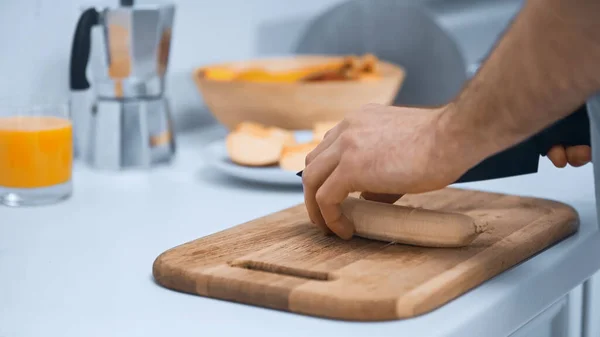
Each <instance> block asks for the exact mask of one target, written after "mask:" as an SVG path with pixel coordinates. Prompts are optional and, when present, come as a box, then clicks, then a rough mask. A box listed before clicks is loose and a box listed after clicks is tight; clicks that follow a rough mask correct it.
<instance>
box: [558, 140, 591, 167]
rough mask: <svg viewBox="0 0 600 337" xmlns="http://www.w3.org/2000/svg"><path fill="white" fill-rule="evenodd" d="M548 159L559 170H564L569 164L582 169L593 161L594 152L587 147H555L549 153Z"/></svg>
mask: <svg viewBox="0 0 600 337" xmlns="http://www.w3.org/2000/svg"><path fill="white" fill-rule="evenodd" d="M547 156H548V159H550V161H551V162H552V164H554V166H556V167H558V168H563V167H565V166H567V164H569V165H571V166H573V167H580V166H583V165H585V164H587V163H589V162H590V161H591V160H592V150H591V148H590V147H589V146H587V145H578V146H570V147H567V148H565V147H564V146H560V145H558V146H554V147H553V148H551V149H550V151H548V154H547Z"/></svg>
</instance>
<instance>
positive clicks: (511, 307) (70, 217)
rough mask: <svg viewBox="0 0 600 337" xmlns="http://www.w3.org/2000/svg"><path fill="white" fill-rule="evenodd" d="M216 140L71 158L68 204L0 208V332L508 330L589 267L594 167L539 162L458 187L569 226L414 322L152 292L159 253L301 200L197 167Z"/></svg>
mask: <svg viewBox="0 0 600 337" xmlns="http://www.w3.org/2000/svg"><path fill="white" fill-rule="evenodd" d="M222 135H223V133H222V129H220V128H213V129H206V130H203V131H202V132H200V131H196V132H195V133H194V134H186V135H180V136H179V137H178V140H179V144H178V145H179V148H178V157H177V160H176V162H175V163H173V164H172V165H171V166H169V167H161V168H157V169H155V170H153V171H152V172H120V173H104V172H96V171H90V170H89V169H87V168H85V167H83V166H82V165H80V164H77V165H76V168H75V173H74V186H75V193H74V195H73V197H72V198H71V199H70V200H68V201H66V202H63V203H60V204H55V205H51V206H46V207H36V208H21V209H11V208H6V207H0V337H34V336H35V337H38V336H45V337H54V336H56V337H71V336H72V337H81V336H98V337H100V336H102V337H105V336H123V337H125V336H127V337H132V336H160V337H163V336H178V335H188V334H191V333H193V334H195V335H199V336H233V335H242V334H244V335H249V336H254V335H260V336H282V335H285V336H317V335H323V336H332V335H337V334H340V335H342V334H343V335H344V336H376V335H377V336H379V335H390V336H391V335H395V336H461V337H464V336H484V335H485V336H506V335H508V334H509V333H510V332H511V331H512V330H514V329H516V328H517V327H518V326H519V325H521V324H523V323H525V321H526V320H527V319H528V318H530V317H531V316H533V315H534V314H536V313H538V312H539V311H541V310H542V309H543V308H545V307H547V306H548V305H550V304H551V303H552V302H554V301H555V300H557V299H558V298H559V297H560V296H562V295H564V294H566V293H567V292H568V291H569V290H570V289H571V288H573V287H575V286H576V285H577V284H579V283H581V282H582V281H583V280H584V279H585V278H587V277H588V276H590V275H591V274H592V273H593V272H594V271H595V270H598V269H600V259H598V258H597V257H598V256H600V234H598V225H597V221H596V212H595V203H594V190H593V174H592V166H591V165H586V166H584V167H582V168H578V169H574V168H565V169H555V168H553V167H552V166H551V164H550V163H549V161H548V160H547V159H545V158H544V159H543V160H542V167H541V171H540V172H539V173H538V174H536V175H529V176H521V177H515V178H509V179H502V180H496V181H488V182H479V183H472V184H465V185H463V186H464V187H468V188H478V189H482V190H489V191H497V192H507V193H515V194H521V195H530V196H538V197H544V198H551V199H555V200H559V201H563V202H566V203H568V204H570V205H572V206H574V207H575V208H576V209H577V211H578V212H579V213H580V216H581V221H582V223H581V228H580V231H579V232H578V233H577V234H576V235H574V236H572V237H570V238H568V239H567V240H565V241H563V242H561V243H559V244H557V245H555V246H554V247H552V248H550V249H548V250H546V251H545V252H543V253H541V254H539V255H537V256H535V257H533V258H531V259H529V260H527V261H526V262H524V263H522V264H520V265H518V266H517V267H515V268H512V269H511V270H509V271H506V272H505V273H503V274H501V275H499V276H498V277H496V278H494V279H492V280H490V281H488V282H486V283H484V284H483V285H481V286H479V287H478V288H476V289H474V290H472V291H470V292H469V293H467V294H465V295H463V296H461V297H459V298H458V299H456V300H454V301H452V302H450V303H449V304H447V305H445V306H443V307H442V308H440V309H438V310H435V311H433V312H431V313H429V314H426V315H423V316H420V317H418V318H415V319H409V320H402V321H393V322H380V323H349V322H341V321H333V320H326V319H320V318H314V317H308V316H301V315H297V314H291V313H285V312H279V311H274V310H270V309H263V308H260V307H254V306H249V305H243V304H236V303H231V302H226V301H220V300H214V299H209V298H203V297H199V296H195V295H189V294H183V293H178V292H174V291H171V290H168V289H165V288H162V287H160V286H158V285H157V284H155V283H154V281H153V279H152V275H151V271H152V263H153V261H154V259H155V258H156V257H157V256H158V255H159V254H160V253H162V252H163V251H165V250H167V249H169V248H171V247H174V246H176V245H179V244H181V243H184V242H187V241H190V240H193V239H196V238H198V237H201V236H205V235H207V234H210V233H214V232H216V231H219V230H223V229H226V228H228V227H231V226H234V225H237V224H239V223H242V222H245V221H248V220H251V219H254V218H257V217H260V216H263V215H266V214H268V213H271V212H275V211H278V210H281V209H283V208H286V207H289V206H293V205H296V204H298V203H301V202H302V200H303V198H302V191H301V188H300V187H298V188H289V187H288V188H274V187H264V186H260V185H256V184H250V183H244V182H240V181H236V180H234V179H231V178H228V177H225V176H221V175H219V173H218V172H212V171H211V170H210V169H208V168H206V167H204V166H203V160H202V157H201V156H200V155H199V154H200V149H201V146H202V145H203V144H205V143H206V142H207V141H208V140H211V139H214V138H215V137H221V136H222ZM223 210H226V211H223ZM484 331H485V332H484Z"/></svg>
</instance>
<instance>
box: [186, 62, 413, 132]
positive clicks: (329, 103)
mask: <svg viewBox="0 0 600 337" xmlns="http://www.w3.org/2000/svg"><path fill="white" fill-rule="evenodd" d="M340 58H341V57H339V56H317V55H310V56H304V55H303V56H292V57H283V58H266V59H258V60H250V61H239V62H229V63H220V64H213V65H208V66H203V67H200V68H196V69H195V70H194V81H195V82H196V85H197V87H198V90H199V91H200V94H201V95H202V97H203V99H204V102H205V104H206V105H207V107H208V108H209V110H210V112H211V113H212V114H213V115H214V117H215V118H216V119H217V120H218V121H219V122H220V123H222V124H223V125H224V126H225V127H227V128H228V129H230V130H231V129H233V128H234V127H235V126H236V125H237V124H239V123H241V122H243V121H253V122H257V123H261V124H266V125H271V126H277V127H280V128H285V129H289V130H300V129H310V128H312V126H313V125H314V123H316V122H320V121H332V120H333V121H337V120H341V119H343V117H344V116H345V114H346V113H348V112H351V111H355V110H356V109H359V108H360V107H361V106H362V105H364V104H367V103H379V104H386V105H388V104H391V103H392V102H393V101H394V99H395V97H396V95H397V94H398V91H399V90H400V88H401V85H402V82H403V80H404V78H405V71H404V69H403V68H402V67H400V66H398V65H395V64H392V63H388V62H384V61H381V60H379V63H378V67H379V72H380V78H379V79H374V80H356V81H323V82H290V83H275V82H241V81H218V80H213V79H207V78H205V77H204V76H203V75H202V70H203V69H205V68H207V67H221V66H225V67H231V68H233V69H243V68H251V67H261V68H265V69H268V70H285V69H291V68H298V67H305V66H309V65H316V64H322V63H324V62H328V61H332V60H339V59H340Z"/></svg>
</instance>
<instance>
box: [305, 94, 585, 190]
mask: <svg viewBox="0 0 600 337" xmlns="http://www.w3.org/2000/svg"><path fill="white" fill-rule="evenodd" d="M555 145H563V146H576V145H588V146H590V125H589V117H588V114H587V106H586V105H585V104H584V105H583V106H581V107H580V108H579V109H577V110H576V111H575V112H573V113H572V114H570V115H568V116H567V117H565V118H563V119H561V120H559V121H557V122H555V123H554V124H552V125H550V126H549V127H547V128H546V129H544V130H542V131H540V132H538V133H537V134H535V135H533V136H532V137H530V138H528V139H526V140H524V141H522V142H521V143H519V144H517V145H514V146H512V147H510V148H508V149H506V150H504V151H501V152H498V153H497V154H494V155H492V156H490V157H488V158H486V159H485V160H483V161H482V162H480V163H479V164H477V165H475V166H474V167H472V168H471V169H470V170H469V171H467V172H466V173H465V174H463V175H462V176H461V177H460V178H459V179H458V180H457V181H456V182H455V183H465V182H473V181H482V180H490V179H498V178H506V177H512V176H518V175H524V174H531V173H536V172H537V171H538V164H539V160H540V155H541V156H546V155H547V154H548V151H550V149H551V148H552V147H553V146H555ZM302 172H303V171H300V172H298V173H296V175H297V176H299V177H302Z"/></svg>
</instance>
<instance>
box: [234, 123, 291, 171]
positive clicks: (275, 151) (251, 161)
mask: <svg viewBox="0 0 600 337" xmlns="http://www.w3.org/2000/svg"><path fill="white" fill-rule="evenodd" d="M225 142H226V146H227V153H228V155H229V158H230V159H231V161H232V162H234V163H236V164H239V165H244V166H270V165H275V164H277V163H278V162H279V159H280V156H281V153H282V150H283V147H284V145H286V144H293V143H294V142H295V139H294V135H293V133H291V132H290V131H288V130H284V129H280V128H277V127H271V126H264V125H261V124H258V123H254V122H244V123H241V124H239V125H238V126H237V127H236V128H235V129H234V130H232V131H231V132H230V133H229V134H228V135H227V137H226V139H225Z"/></svg>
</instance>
